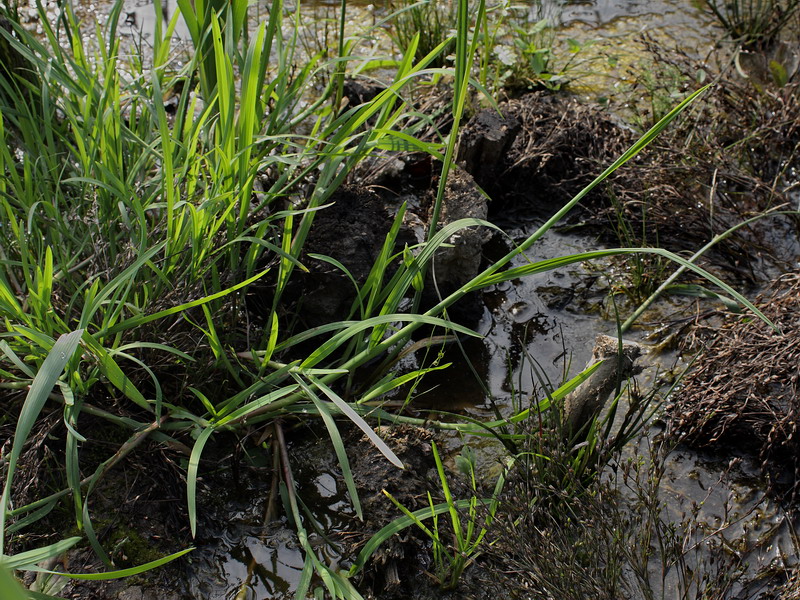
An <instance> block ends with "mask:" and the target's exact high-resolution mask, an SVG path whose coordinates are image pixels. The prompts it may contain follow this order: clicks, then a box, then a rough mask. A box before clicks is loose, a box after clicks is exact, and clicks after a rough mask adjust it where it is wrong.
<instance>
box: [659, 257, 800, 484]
mask: <svg viewBox="0 0 800 600" xmlns="http://www.w3.org/2000/svg"><path fill="white" fill-rule="evenodd" d="M759 305H760V307H761V309H762V310H763V311H764V313H765V314H766V316H767V317H768V318H770V319H771V320H772V322H773V323H774V324H775V325H776V326H777V327H778V328H779V329H780V331H779V332H778V331H775V330H773V329H772V328H771V327H770V326H769V325H767V324H766V323H764V322H763V321H761V320H759V319H755V318H753V317H751V316H749V315H748V316H743V315H734V314H730V315H728V316H727V317H726V319H725V321H724V323H723V324H722V325H721V326H720V327H718V328H717V327H714V326H712V325H709V324H698V325H697V326H696V328H695V329H694V332H693V334H692V335H691V336H690V338H689V339H690V341H691V342H692V343H693V346H694V348H696V349H701V351H702V354H701V355H700V357H699V359H698V361H697V367H696V368H695V370H694V371H692V372H691V373H690V374H689V375H688V376H687V378H686V381H685V385H684V387H683V389H682V390H681V391H680V392H679V393H678V394H677V395H676V396H675V400H674V402H673V403H672V404H671V405H670V406H669V407H668V409H667V416H668V422H669V427H670V430H671V432H672V434H673V435H676V436H679V437H680V439H681V440H682V441H683V442H685V443H686V444H689V445H690V446H692V447H696V448H710V449H716V450H725V451H727V450H729V449H731V448H736V449H737V450H738V451H745V452H748V451H749V452H753V453H756V454H757V455H758V456H759V457H760V459H761V463H762V468H763V470H764V472H765V473H766V474H767V475H769V476H770V480H771V484H772V487H773V489H777V488H781V489H786V486H787V485H788V486H789V487H790V488H791V489H792V491H793V493H794V494H795V495H796V492H797V482H798V481H800V436H798V435H797V433H798V432H797V429H798V419H799V418H800V397H798V381H799V380H800V372H798V364H800V273H797V272H795V273H791V274H787V275H785V276H783V277H781V278H779V279H778V280H777V281H776V282H775V284H773V286H772V288H771V289H770V290H769V292H768V293H766V294H765V295H763V297H762V299H761V302H760V303H759Z"/></svg>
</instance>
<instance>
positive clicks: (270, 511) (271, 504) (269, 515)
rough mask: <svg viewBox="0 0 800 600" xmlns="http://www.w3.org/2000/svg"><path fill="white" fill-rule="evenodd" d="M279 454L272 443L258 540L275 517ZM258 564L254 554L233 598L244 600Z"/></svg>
mask: <svg viewBox="0 0 800 600" xmlns="http://www.w3.org/2000/svg"><path fill="white" fill-rule="evenodd" d="M274 432H275V427H274V425H273V433H274ZM279 461H280V456H279V455H278V453H277V452H276V451H275V442H274V441H273V443H272V484H271V485H270V489H269V499H268V500H267V506H266V508H265V509H264V519H263V521H262V530H261V535H259V536H258V540H259V541H260V542H262V543H263V541H264V538H265V537H266V536H267V525H268V524H269V523H270V522H271V521H273V520H274V519H275V507H276V502H275V498H277V497H278V469H279V467H280V462H279ZM257 565H258V563H257V561H256V558H255V556H252V557H251V558H250V563H249V564H248V565H247V576H246V577H245V578H244V581H243V582H242V585H241V586H240V587H239V591H238V593H237V594H236V596H235V597H234V600H246V599H247V588H248V586H249V585H250V581H251V580H252V579H253V572H254V571H255V570H256V566H257Z"/></svg>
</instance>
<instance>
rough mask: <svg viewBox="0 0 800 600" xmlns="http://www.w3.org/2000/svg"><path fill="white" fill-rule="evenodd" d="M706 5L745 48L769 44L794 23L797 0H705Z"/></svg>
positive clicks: (799, 4)
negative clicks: (788, 25) (792, 21)
mask: <svg viewBox="0 0 800 600" xmlns="http://www.w3.org/2000/svg"><path fill="white" fill-rule="evenodd" d="M703 5H704V6H705V7H706V8H707V9H708V10H709V11H710V12H711V13H712V14H713V15H714V16H715V17H716V18H717V20H718V21H719V22H720V24H721V25H722V26H723V27H724V28H725V30H726V31H727V32H728V35H729V36H730V37H731V38H732V39H733V40H734V41H735V42H737V43H739V44H741V45H742V46H744V47H762V48H765V47H768V46H769V45H771V44H772V43H773V42H775V41H776V40H777V39H778V36H779V35H780V33H781V31H783V29H784V28H785V27H786V26H787V24H789V23H790V22H791V20H792V19H793V17H794V16H795V14H796V13H797V9H798V7H800V1H798V0H705V1H704V2H703Z"/></svg>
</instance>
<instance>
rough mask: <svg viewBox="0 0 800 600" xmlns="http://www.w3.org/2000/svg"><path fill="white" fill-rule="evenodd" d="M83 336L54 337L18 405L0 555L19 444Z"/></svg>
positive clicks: (0, 512)
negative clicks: (29, 386) (28, 388)
mask: <svg viewBox="0 0 800 600" xmlns="http://www.w3.org/2000/svg"><path fill="white" fill-rule="evenodd" d="M82 335H83V330H82V329H78V330H76V331H73V332H70V333H65V334H64V335H62V336H61V337H59V338H58V340H56V343H55V344H53V347H52V348H51V349H50V352H49V353H48V355H47V358H45V359H44V362H43V363H42V366H41V367H40V368H39V372H38V373H37V374H36V377H34V379H33V383H32V384H31V388H30V390H29V391H28V395H27V396H26V397H25V402H24V404H23V405H22V410H21V411H20V414H19V419H18V421H17V427H16V430H15V431H14V442H13V444H12V446H11V454H10V456H9V458H8V472H7V474H6V481H5V486H4V487H3V496H2V500H0V556H2V554H3V551H4V548H5V544H4V535H5V521H6V509H7V508H8V501H9V495H10V494H11V482H12V480H13V478H14V471H15V469H16V467H17V460H19V456H20V454H21V453H22V447H23V446H24V445H25V442H26V441H27V439H28V435H29V434H30V432H31V430H32V429H33V426H34V424H35V423H36V419H37V418H38V417H39V413H40V412H41V411H42V408H43V407H44V404H45V402H47V397H48V396H49V394H50V391H51V390H52V389H53V386H55V384H56V381H58V378H59V377H61V373H62V372H63V371H64V367H66V365H67V362H69V360H70V359H71V358H72V355H73V354H75V350H76V349H77V348H78V344H79V342H80V340H81V336H82Z"/></svg>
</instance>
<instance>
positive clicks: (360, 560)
mask: <svg viewBox="0 0 800 600" xmlns="http://www.w3.org/2000/svg"><path fill="white" fill-rule="evenodd" d="M478 502H479V503H480V504H484V505H486V504H490V503H491V500H489V499H482V500H478ZM454 506H455V507H456V508H457V509H458V510H465V509H469V506H470V501H469V500H456V501H455V502H454ZM449 511H450V506H449V505H448V504H447V503H444V502H443V503H442V504H436V505H434V506H432V507H431V506H429V507H426V508H421V509H419V510H416V511H414V512H412V513H411V516H402V517H400V518H398V519H395V520H394V521H392V522H391V523H389V524H388V525H386V526H385V527H384V528H383V529H381V530H380V531H378V532H377V533H376V534H375V535H373V536H372V537H371V538H370V539H369V541H368V542H367V543H366V545H365V546H364V547H363V548H362V549H361V552H359V553H358V556H357V557H356V560H355V561H354V562H353V566H352V567H350V576H351V577H352V576H353V575H355V574H356V573H358V572H359V571H360V570H361V569H363V568H364V565H366V564H367V561H368V560H369V558H370V557H371V556H372V555H373V554H374V553H375V551H376V550H377V549H378V548H380V547H381V546H382V545H383V544H384V543H385V542H386V540H388V539H389V538H390V537H392V536H393V535H394V534H396V533H399V532H401V531H403V529H405V528H407V527H410V526H411V525H414V524H415V523H416V521H425V520H426V519H430V518H432V517H433V516H434V515H441V514H444V513H447V512H449Z"/></svg>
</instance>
